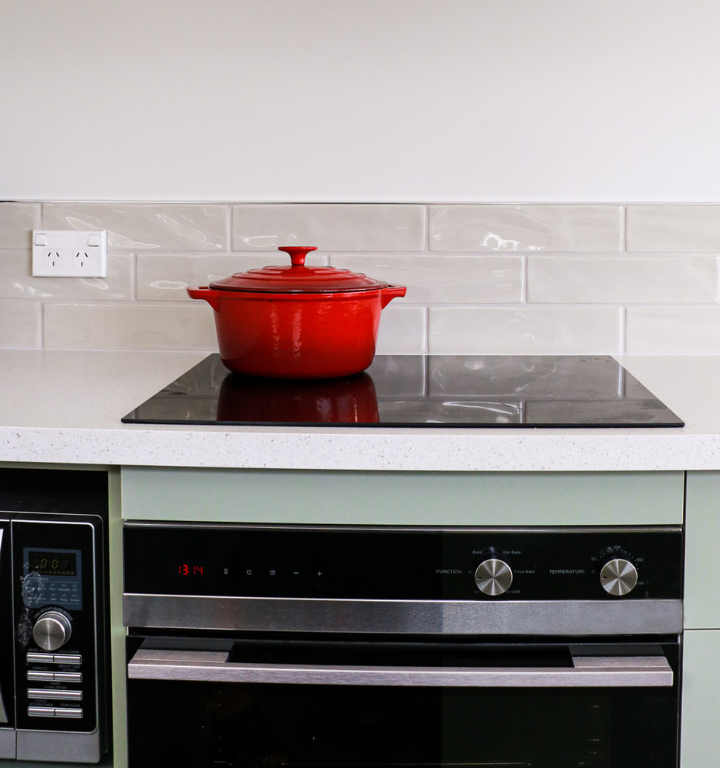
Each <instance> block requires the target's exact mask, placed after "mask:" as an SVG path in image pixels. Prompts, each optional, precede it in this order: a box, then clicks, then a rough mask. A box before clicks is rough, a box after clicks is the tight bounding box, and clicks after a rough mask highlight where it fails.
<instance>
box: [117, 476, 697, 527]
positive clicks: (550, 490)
mask: <svg viewBox="0 0 720 768" xmlns="http://www.w3.org/2000/svg"><path fill="white" fill-rule="evenodd" d="M683 495H684V474H683V473H682V472H612V473H610V472H576V473H554V472H542V473H501V472H488V473H480V472H339V471H327V472H317V471H299V470H298V471H295V470H238V469H184V468H160V469H158V468H123V470H122V499H123V517H125V518H133V519H139V520H203V521H208V522H230V521H237V522H257V523H265V522H277V523H323V524H333V523H337V524H361V525H493V526H504V525H527V526H532V525H665V524H680V523H682V521H683Z"/></svg>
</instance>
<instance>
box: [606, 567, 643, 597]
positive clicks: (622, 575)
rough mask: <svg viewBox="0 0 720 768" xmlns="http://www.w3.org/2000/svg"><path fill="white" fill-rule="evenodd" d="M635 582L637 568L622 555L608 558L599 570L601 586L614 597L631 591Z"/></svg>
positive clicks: (636, 579) (636, 580)
mask: <svg viewBox="0 0 720 768" xmlns="http://www.w3.org/2000/svg"><path fill="white" fill-rule="evenodd" d="M637 582H638V572H637V568H636V567H635V566H634V565H633V564H632V563H631V562H630V561H629V560H626V559H625V558H624V557H616V558H614V559H612V560H608V561H607V562H606V563H605V565H603V567H602V569H601V570H600V583H601V584H602V588H603V589H604V590H605V591H606V592H608V593H609V594H611V595H615V597H622V596H623V595H627V594H628V593H629V592H632V591H633V589H635V585H636V584H637Z"/></svg>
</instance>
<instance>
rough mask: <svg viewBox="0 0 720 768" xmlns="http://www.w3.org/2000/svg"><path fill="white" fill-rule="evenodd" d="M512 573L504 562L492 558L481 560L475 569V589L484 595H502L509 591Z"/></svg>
mask: <svg viewBox="0 0 720 768" xmlns="http://www.w3.org/2000/svg"><path fill="white" fill-rule="evenodd" d="M512 580H513V572H512V569H511V568H510V566H509V565H508V564H507V563H506V562H505V561H504V560H498V559H496V558H494V557H492V558H489V559H488V560H483V561H482V563H480V565H478V567H477V568H476V569H475V583H476V584H477V588H478V589H479V590H480V591H481V592H483V593H484V594H486V595H492V596H496V595H502V594H503V593H504V592H507V591H508V589H510V585H511V584H512Z"/></svg>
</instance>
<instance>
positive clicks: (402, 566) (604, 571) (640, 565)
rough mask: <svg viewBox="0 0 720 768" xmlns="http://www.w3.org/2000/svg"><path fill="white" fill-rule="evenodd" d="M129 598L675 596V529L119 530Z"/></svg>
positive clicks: (678, 537)
mask: <svg viewBox="0 0 720 768" xmlns="http://www.w3.org/2000/svg"><path fill="white" fill-rule="evenodd" d="M124 536H125V592H126V593H135V594H150V595H198V596H230V597H301V598H302V597H306V598H336V599H342V598H345V599H403V600H497V599H501V600H616V601H617V600H623V599H625V598H629V599H680V598H681V597H682V562H683V541H682V531H681V529H680V528H679V527H674V526H667V527H659V528H629V527H628V528H610V527H608V528H596V529H588V528H562V529H560V528H557V529H554V528H544V529H533V530H528V529H519V528H516V529H481V528H478V529H437V528H422V529H409V528H393V527H387V528H365V527H363V528H356V527H344V526H334V527H327V526H322V527H321V526H317V527H313V526H262V527H259V526H249V525H217V526H212V525H202V524H161V523H158V524H152V523H126V525H125V529H124Z"/></svg>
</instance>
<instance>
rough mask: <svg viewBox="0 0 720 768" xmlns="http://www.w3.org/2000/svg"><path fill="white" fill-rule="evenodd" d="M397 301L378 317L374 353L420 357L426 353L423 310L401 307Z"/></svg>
mask: <svg viewBox="0 0 720 768" xmlns="http://www.w3.org/2000/svg"><path fill="white" fill-rule="evenodd" d="M396 301H397V300H394V301H393V302H392V303H390V304H388V305H387V307H385V309H383V311H382V315H381V316H380V331H379V333H378V341H377V348H376V351H377V353H378V354H382V355H421V354H423V353H425V352H426V351H427V335H426V331H425V308H424V307H403V306H402V305H399V304H396Z"/></svg>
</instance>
